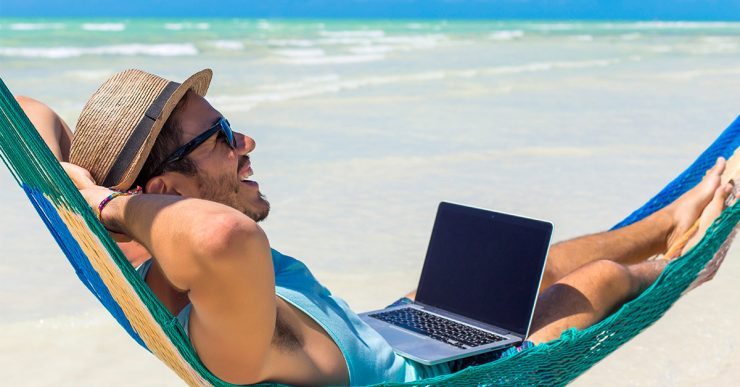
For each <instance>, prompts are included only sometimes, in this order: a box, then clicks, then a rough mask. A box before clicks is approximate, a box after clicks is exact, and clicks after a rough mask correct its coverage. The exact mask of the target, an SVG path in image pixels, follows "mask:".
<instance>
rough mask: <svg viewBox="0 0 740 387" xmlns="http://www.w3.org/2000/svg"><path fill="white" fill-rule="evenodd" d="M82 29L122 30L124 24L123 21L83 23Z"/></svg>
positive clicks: (124, 27)
mask: <svg viewBox="0 0 740 387" xmlns="http://www.w3.org/2000/svg"><path fill="white" fill-rule="evenodd" d="M82 29H83V30H85V31H112V32H115V31H123V30H125V29H126V25H125V24H123V23H83V24H82Z"/></svg>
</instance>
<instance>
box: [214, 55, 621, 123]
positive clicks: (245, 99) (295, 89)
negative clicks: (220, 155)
mask: <svg viewBox="0 0 740 387" xmlns="http://www.w3.org/2000/svg"><path fill="white" fill-rule="evenodd" d="M331 59H332V57H324V58H303V60H305V61H310V60H317V61H319V60H331ZM619 61H620V60H618V59H596V60H586V61H563V62H535V63H528V64H524V65H518V66H497V67H484V68H476V69H466V70H451V71H442V70H440V71H425V72H420V73H414V74H399V75H387V76H374V77H363V78H357V79H342V78H341V77H339V76H338V75H336V74H330V75H325V76H321V77H313V78H308V79H305V80H302V81H299V82H289V83H281V84H275V85H263V86H259V87H257V88H255V89H257V90H260V92H258V93H253V94H247V95H219V96H212V97H209V100H211V102H213V103H215V104H217V105H218V106H219V109H222V110H224V111H249V110H251V109H252V108H254V107H255V106H257V105H259V104H261V103H265V102H280V101H287V100H292V99H296V98H305V97H309V96H315V95H322V94H332V93H338V92H342V91H348V90H355V89H359V88H363V87H367V86H380V85H389V84H401V83H410V82H428V81H437V80H443V79H456V78H457V79H460V78H473V77H478V76H499V75H506V74H518V73H526V72H542V71H549V70H554V69H579V68H590V67H604V66H609V65H612V64H615V63H618V62H619ZM511 90H513V87H512V86H501V87H498V88H492V89H489V90H488V91H489V92H491V93H508V92H510V91H511Z"/></svg>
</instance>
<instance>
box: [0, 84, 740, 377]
mask: <svg viewBox="0 0 740 387" xmlns="http://www.w3.org/2000/svg"><path fill="white" fill-rule="evenodd" d="M0 129H1V131H0V158H1V159H2V160H3V162H4V163H5V165H6V166H7V167H8V169H9V170H10V172H11V174H12V175H13V177H14V178H15V180H16V181H17V183H18V184H19V185H20V186H21V187H22V188H23V190H24V191H25V193H26V195H27V196H28V198H29V200H30V201H31V203H32V204H33V206H34V208H35V209H36V211H37V212H38V214H39V216H40V217H41V218H42V219H43V221H44V223H45V225H46V226H47V228H48V229H49V231H50V232H51V234H52V235H53V236H54V239H55V240H56V242H57V243H58V244H59V246H60V248H61V249H62V251H63V253H64V255H65V256H66V257H67V259H68V260H69V262H70V264H71V265H72V266H73V268H74V270H75V273H76V274H77V276H78V277H79V279H80V280H81V281H82V282H83V284H85V286H86V287H87V288H88V289H89V290H90V292H92V293H93V294H94V295H95V297H96V298H97V299H98V300H99V301H100V302H101V303H102V304H103V306H104V307H105V308H106V309H107V310H108V311H109V312H110V314H111V315H112V316H113V317H114V318H115V319H116V320H117V321H118V323H119V324H120V325H121V326H122V327H123V328H124V329H125V330H126V331H127V332H128V333H129V335H130V336H131V337H132V338H133V339H134V340H136V342H138V343H139V344H140V345H142V346H143V347H144V348H146V349H147V350H149V351H150V352H152V353H153V354H154V355H155V356H157V357H158V358H160V360H162V361H163V362H164V363H165V364H167V365H168V366H169V367H170V368H171V369H172V370H173V371H174V372H175V373H177V375H178V376H180V377H181V378H182V379H183V380H184V381H185V382H186V383H188V384H190V385H217V386H231V384H228V383H225V382H223V381H221V380H220V379H218V378H217V377H216V376H214V375H213V374H211V373H210V372H209V371H208V370H207V369H206V367H205V366H204V365H203V364H202V363H201V362H200V360H199V359H198V357H197V355H196V353H195V351H194V349H193V347H192V346H191V345H190V341H189V340H188V338H187V336H186V335H185V332H184V331H183V330H182V327H181V326H180V325H179V323H177V319H176V318H175V317H174V316H172V314H170V313H169V311H167V310H166V309H165V308H164V306H163V305H162V304H161V303H160V302H159V301H158V300H157V298H156V296H155V295H154V294H153V293H152V291H151V290H150V289H149V287H148V286H147V285H146V284H145V283H144V282H143V281H142V280H141V278H140V277H139V276H138V275H137V274H136V272H135V270H134V269H133V267H131V265H130V264H129V263H128V261H127V260H126V257H125V256H124V255H123V253H122V252H121V251H120V249H119V248H118V246H117V245H116V243H115V242H114V241H113V240H112V239H111V238H110V237H109V236H108V233H107V231H106V230H105V228H104V227H103V226H102V225H101V224H100V223H99V222H98V220H97V218H96V217H95V214H94V213H93V212H92V210H91V209H90V208H89V206H88V205H87V203H86V202H85V200H84V199H83V198H82V196H81V195H80V193H79V191H78V190H77V189H76V188H75V186H74V184H73V183H72V182H71V181H70V179H69V178H68V177H67V175H66V173H65V172H64V170H63V169H62V168H61V166H60V164H59V163H58V162H57V160H56V158H55V157H54V155H53V154H52V153H51V151H50V150H49V149H48V148H47V147H46V145H45V143H44V142H43V140H42V138H41V136H40V135H39V134H38V133H37V131H36V130H35V129H34V127H33V125H32V124H31V122H30V121H29V120H28V118H27V117H26V115H25V114H24V113H23V111H22V110H21V108H20V106H18V104H17V102H16V101H15V99H14V97H13V95H12V94H11V93H10V91H9V90H8V89H7V87H6V86H5V84H4V82H2V79H0ZM738 145H740V117H739V118H738V119H736V120H735V121H734V122H733V123H732V124H731V125H730V126H729V127H728V128H727V129H725V131H724V132H723V133H722V134H721V135H720V136H719V138H717V140H716V141H715V142H714V143H713V144H712V145H711V146H710V147H709V148H708V149H707V150H706V151H705V152H704V153H702V155H701V156H699V158H698V159H697V160H696V161H695V162H694V163H693V164H692V165H691V166H690V167H689V168H688V169H687V170H686V171H684V172H683V173H682V174H681V175H679V176H678V177H677V178H676V179H674V180H673V181H672V182H670V183H669V184H668V185H667V186H666V187H665V188H664V189H663V190H662V191H661V192H660V193H658V194H657V195H656V196H655V197H654V198H652V199H651V200H650V201H648V202H647V203H646V204H645V205H644V206H642V207H641V208H639V209H638V210H636V211H635V212H633V213H632V214H631V215H630V216H628V217H627V218H625V219H624V220H623V221H622V222H620V223H619V224H617V225H616V226H615V227H614V228H619V227H623V226H625V225H628V224H631V223H634V222H636V221H638V220H640V219H642V218H644V217H646V216H648V215H650V214H652V213H653V212H655V211H657V210H659V209H660V208H663V207H664V206H665V205H667V204H669V203H671V202H672V201H673V200H675V199H676V198H677V197H679V196H680V195H681V194H683V193H684V192H686V191H687V190H688V189H690V188H691V187H693V186H694V185H696V184H697V183H698V182H699V181H701V179H702V176H703V175H704V172H705V171H706V170H707V169H708V168H709V167H711V166H712V165H713V164H714V161H715V160H716V158H717V157H719V156H723V157H725V158H729V157H730V156H731V155H732V154H733V153H734V151H735V150H736V149H737V147H738ZM738 220H740V207H739V206H738V205H737V204H735V205H733V206H732V207H730V208H728V209H726V210H725V211H724V212H723V213H722V215H721V216H720V217H719V219H718V220H717V221H716V222H715V223H714V224H713V225H712V226H711V227H710V228H709V230H708V231H707V233H706V235H705V236H704V237H703V238H702V240H701V241H700V242H699V243H698V244H697V245H696V246H694V248H692V249H691V250H690V251H689V252H688V253H687V254H686V255H684V256H683V257H681V258H679V259H676V260H674V261H673V262H671V263H670V264H669V265H668V266H667V268H666V269H665V270H664V271H663V273H662V274H661V275H660V277H659V278H658V279H657V280H656V281H655V283H654V284H653V285H652V286H651V287H650V288H648V289H647V290H646V291H645V292H643V293H642V294H641V295H640V296H638V297H637V298H635V299H634V300H632V301H630V302H628V303H626V304H624V305H623V306H622V307H621V308H619V309H618V310H617V311H616V312H614V313H613V314H612V315H610V316H609V317H607V318H606V319H604V320H602V321H601V322H599V323H597V324H595V325H593V326H591V327H589V328H586V329H583V330H575V329H571V330H568V331H566V332H564V333H563V334H562V336H561V337H560V338H559V339H556V340H553V341H551V342H548V343H543V344H540V345H537V346H534V347H532V348H529V349H526V350H523V351H521V352H519V353H517V354H515V355H513V356H510V357H506V358H502V359H500V360H497V361H494V362H491V363H487V364H483V365H479V366H475V367H470V368H467V369H465V370H462V371H459V372H457V373H454V374H450V375H443V376H438V377H436V378H430V379H425V380H419V381H416V382H411V383H405V384H382V385H388V386H391V385H393V386H396V385H407V386H409V385H418V386H425V385H437V384H455V385H475V384H478V385H490V384H505V385H533V384H547V385H563V384H566V383H568V382H570V381H572V380H573V379H575V378H576V377H578V376H579V375H581V374H582V373H583V372H585V371H586V370H588V369H589V368H591V367H592V366H593V365H594V364H596V363H597V362H598V361H600V360H602V359H603V358H604V357H606V356H607V355H608V354H610V353H611V352H613V351H615V350H616V349H617V348H619V347H620V346H621V345H622V344H624V343H625V342H627V341H629V340H630V339H631V338H633V337H634V336H636V335H637V334H639V333H640V332H641V331H642V330H644V329H645V328H647V327H648V326H650V325H651V324H653V323H654V322H655V321H656V320H658V319H659V318H660V317H661V316H663V314H664V313H665V312H666V311H667V310H668V309H669V308H670V307H671V306H672V305H673V303H675V302H676V301H677V300H678V299H679V298H680V297H681V295H682V293H683V292H684V291H685V290H686V289H687V288H689V286H690V285H691V284H692V283H693V282H694V281H695V280H696V278H697V276H698V275H699V273H700V272H701V270H702V269H703V268H704V267H705V265H706V264H707V263H708V262H709V261H710V260H711V259H712V258H713V257H714V256H715V254H716V253H717V252H718V251H720V250H726V249H727V248H728V247H729V243H730V241H731V239H732V238H729V236H730V234H731V233H733V230H735V228H736V225H737V223H738Z"/></svg>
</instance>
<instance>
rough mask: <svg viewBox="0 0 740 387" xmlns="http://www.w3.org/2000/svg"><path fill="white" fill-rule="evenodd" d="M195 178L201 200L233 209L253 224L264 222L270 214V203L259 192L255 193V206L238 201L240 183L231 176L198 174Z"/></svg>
mask: <svg viewBox="0 0 740 387" xmlns="http://www.w3.org/2000/svg"><path fill="white" fill-rule="evenodd" d="M196 178H197V179H198V189H199V190H200V194H201V198H202V199H205V200H210V201H214V202H217V203H221V204H223V205H226V206H229V207H231V208H234V209H236V210H237V211H239V212H241V213H243V214H244V215H246V216H248V217H250V218H251V219H252V220H254V221H255V222H260V221H262V220H264V219H265V218H267V215H268V214H269V213H270V202H268V201H267V199H266V198H265V196H264V195H262V193H261V192H257V195H258V198H257V204H253V203H245V202H244V201H243V200H240V198H239V190H240V188H241V186H240V184H241V183H239V182H238V181H236V180H235V179H234V177H233V176H231V175H229V176H226V175H221V176H218V177H211V176H207V175H205V174H201V173H198V174H197V175H196Z"/></svg>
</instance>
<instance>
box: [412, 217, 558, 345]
mask: <svg viewBox="0 0 740 387" xmlns="http://www.w3.org/2000/svg"><path fill="white" fill-rule="evenodd" d="M551 234H552V224H550V223H548V222H542V221H538V220H532V219H527V218H521V217H518V216H513V215H508V214H501V213H496V212H491V211H486V210H481V209H476V208H469V207H464V206H460V205H456V204H450V203H444V202H443V203H441V204H440V206H439V211H438V212H437V218H436V220H435V222H434V229H433V230H432V237H431V241H430V243H429V249H428V250H427V257H426V260H425V261H424V268H423V270H422V273H421V280H420V281H419V289H418V291H417V296H416V299H417V300H418V301H419V302H421V303H423V304H426V305H430V306H434V307H437V308H441V309H445V310H448V311H450V312H453V313H457V314H460V315H463V316H466V317H469V318H472V319H475V320H478V321H482V322H485V323H488V324H491V325H496V326H498V327H501V328H504V329H507V330H509V331H511V332H514V333H517V334H519V335H522V336H524V335H525V334H526V332H527V329H528V327H529V321H530V318H531V315H532V310H533V308H534V302H535V299H536V297H537V289H538V287H539V284H540V278H541V276H542V269H543V267H544V263H545V258H546V255H547V249H548V245H549V243H550V235H551Z"/></svg>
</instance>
